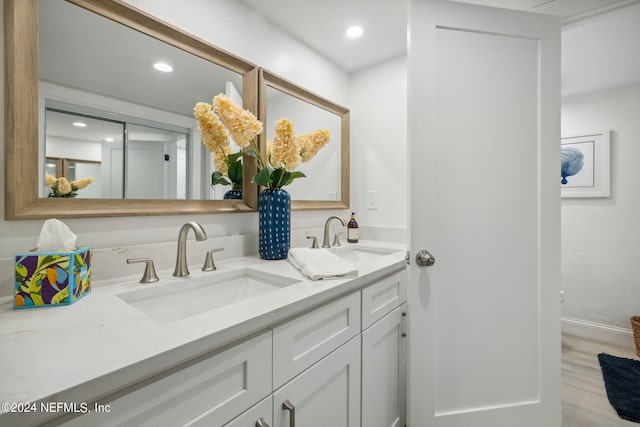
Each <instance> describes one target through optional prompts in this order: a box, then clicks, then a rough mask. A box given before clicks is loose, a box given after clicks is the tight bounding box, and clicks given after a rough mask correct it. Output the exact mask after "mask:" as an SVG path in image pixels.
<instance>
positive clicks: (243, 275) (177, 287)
mask: <svg viewBox="0 0 640 427" xmlns="http://www.w3.org/2000/svg"><path fill="white" fill-rule="evenodd" d="M298 282H299V280H296V279H291V278H289V277H284V276H278V275H276V274H270V273H264V272H261V271H257V270H253V269H250V268H244V269H239V270H234V271H228V272H214V273H210V274H206V275H204V276H200V277H187V278H176V279H174V280H172V281H171V282H167V283H162V282H159V283H158V284H156V285H154V286H153V287H149V288H146V289H139V290H135V291H129V292H123V293H120V294H117V295H118V297H120V298H121V299H122V300H124V301H125V302H127V303H128V304H130V305H132V306H133V307H135V308H136V309H138V310H140V311H141V312H143V313H144V314H146V315H147V316H149V317H151V318H152V319H154V320H156V321H157V322H160V323H168V322H172V321H176V320H180V319H185V318H187V317H191V316H195V315H196V314H200V313H204V312H206V311H210V310H215V309H216V308H220V307H223V306H227V305H230V304H234V303H237V302H240V301H245V300H248V299H250V298H254V297H256V296H258V295H262V294H265V293H268V292H272V291H276V290H278V289H282V288H283V287H285V286H289V285H293V284H294V283H298Z"/></svg>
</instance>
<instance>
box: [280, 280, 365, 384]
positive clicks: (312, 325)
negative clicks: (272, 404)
mask: <svg viewBox="0 0 640 427" xmlns="http://www.w3.org/2000/svg"><path fill="white" fill-rule="evenodd" d="M359 332H360V293H359V292H354V293H352V294H350V295H347V296H346V297H344V298H341V299H339V300H337V301H335V302H332V303H330V304H327V305H325V306H322V307H320V308H318V309H316V310H313V311H311V312H309V313H307V314H304V315H302V316H300V317H297V318H295V319H293V320H290V321H288V322H287V323H284V324H282V325H280V326H278V327H276V328H275V329H274V330H273V387H274V389H277V388H278V387H280V386H281V385H282V384H284V383H285V382H287V381H288V380H289V379H291V378H292V377H294V376H295V375H297V374H299V373H300V372H302V371H304V370H305V369H306V368H308V367H309V366H311V365H313V364H314V363H315V362H317V361H318V360H320V359H321V358H322V357H324V356H325V355H327V354H329V353H330V352H331V351H333V350H335V349H336V348H338V347H339V346H340V345H342V344H344V343H345V342H347V341H348V340H349V339H350V338H352V337H354V336H355V335H357V334H358V333H359Z"/></svg>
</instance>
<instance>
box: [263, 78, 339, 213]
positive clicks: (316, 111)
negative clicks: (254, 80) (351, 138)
mask: <svg viewBox="0 0 640 427" xmlns="http://www.w3.org/2000/svg"><path fill="white" fill-rule="evenodd" d="M282 118H287V119H289V120H290V121H291V122H292V123H293V124H294V126H295V133H296V134H304V133H312V132H315V131H316V130H318V129H327V130H329V132H330V134H331V138H330V140H329V143H328V144H327V145H326V146H325V147H323V149H322V150H320V151H319V152H318V154H316V156H315V158H314V160H313V161H312V162H306V163H301V164H300V166H298V167H297V168H296V170H297V171H300V172H302V173H304V174H305V176H306V178H303V179H298V180H296V181H295V183H294V184H292V185H290V186H288V187H287V191H288V192H289V193H290V194H291V199H292V200H331V201H336V200H340V199H341V198H342V194H341V188H340V187H341V186H340V182H341V170H340V169H341V160H340V147H341V135H340V129H341V121H342V120H341V117H340V116H338V115H336V114H333V113H331V112H329V111H327V110H324V109H322V108H319V107H318V106H316V105H313V104H311V103H309V102H306V101H303V100H302V99H299V98H296V97H295V96H292V95H290V94H288V93H285V92H283V91H281V90H279V89H276V88H274V87H272V86H268V85H267V111H266V117H265V125H266V126H265V132H266V138H267V140H269V141H272V140H273V136H274V135H275V129H274V127H275V123H276V121H278V120H280V119H282Z"/></svg>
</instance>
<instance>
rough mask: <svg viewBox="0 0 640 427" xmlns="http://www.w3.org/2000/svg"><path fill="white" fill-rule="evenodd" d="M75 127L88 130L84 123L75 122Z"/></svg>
mask: <svg viewBox="0 0 640 427" xmlns="http://www.w3.org/2000/svg"><path fill="white" fill-rule="evenodd" d="M73 125H74V126H77V127H79V128H86V127H87V124H86V123H82V122H73Z"/></svg>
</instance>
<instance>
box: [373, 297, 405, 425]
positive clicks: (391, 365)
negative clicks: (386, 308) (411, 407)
mask: <svg viewBox="0 0 640 427" xmlns="http://www.w3.org/2000/svg"><path fill="white" fill-rule="evenodd" d="M405 305H406V304H402V305H401V306H400V307H398V308H396V309H395V310H393V311H392V312H391V313H389V314H388V315H386V316H385V317H383V318H382V319H380V320H379V321H378V322H376V323H374V324H373V325H372V326H371V327H370V328H368V329H367V330H366V331H364V332H363V333H362V425H363V426H367V427H403V426H404V424H405V414H406V372H407V370H406V363H407V362H406V338H405V337H404V336H403V335H404V322H403V318H404V317H405V316H403V314H404V310H405V308H406V307H405Z"/></svg>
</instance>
